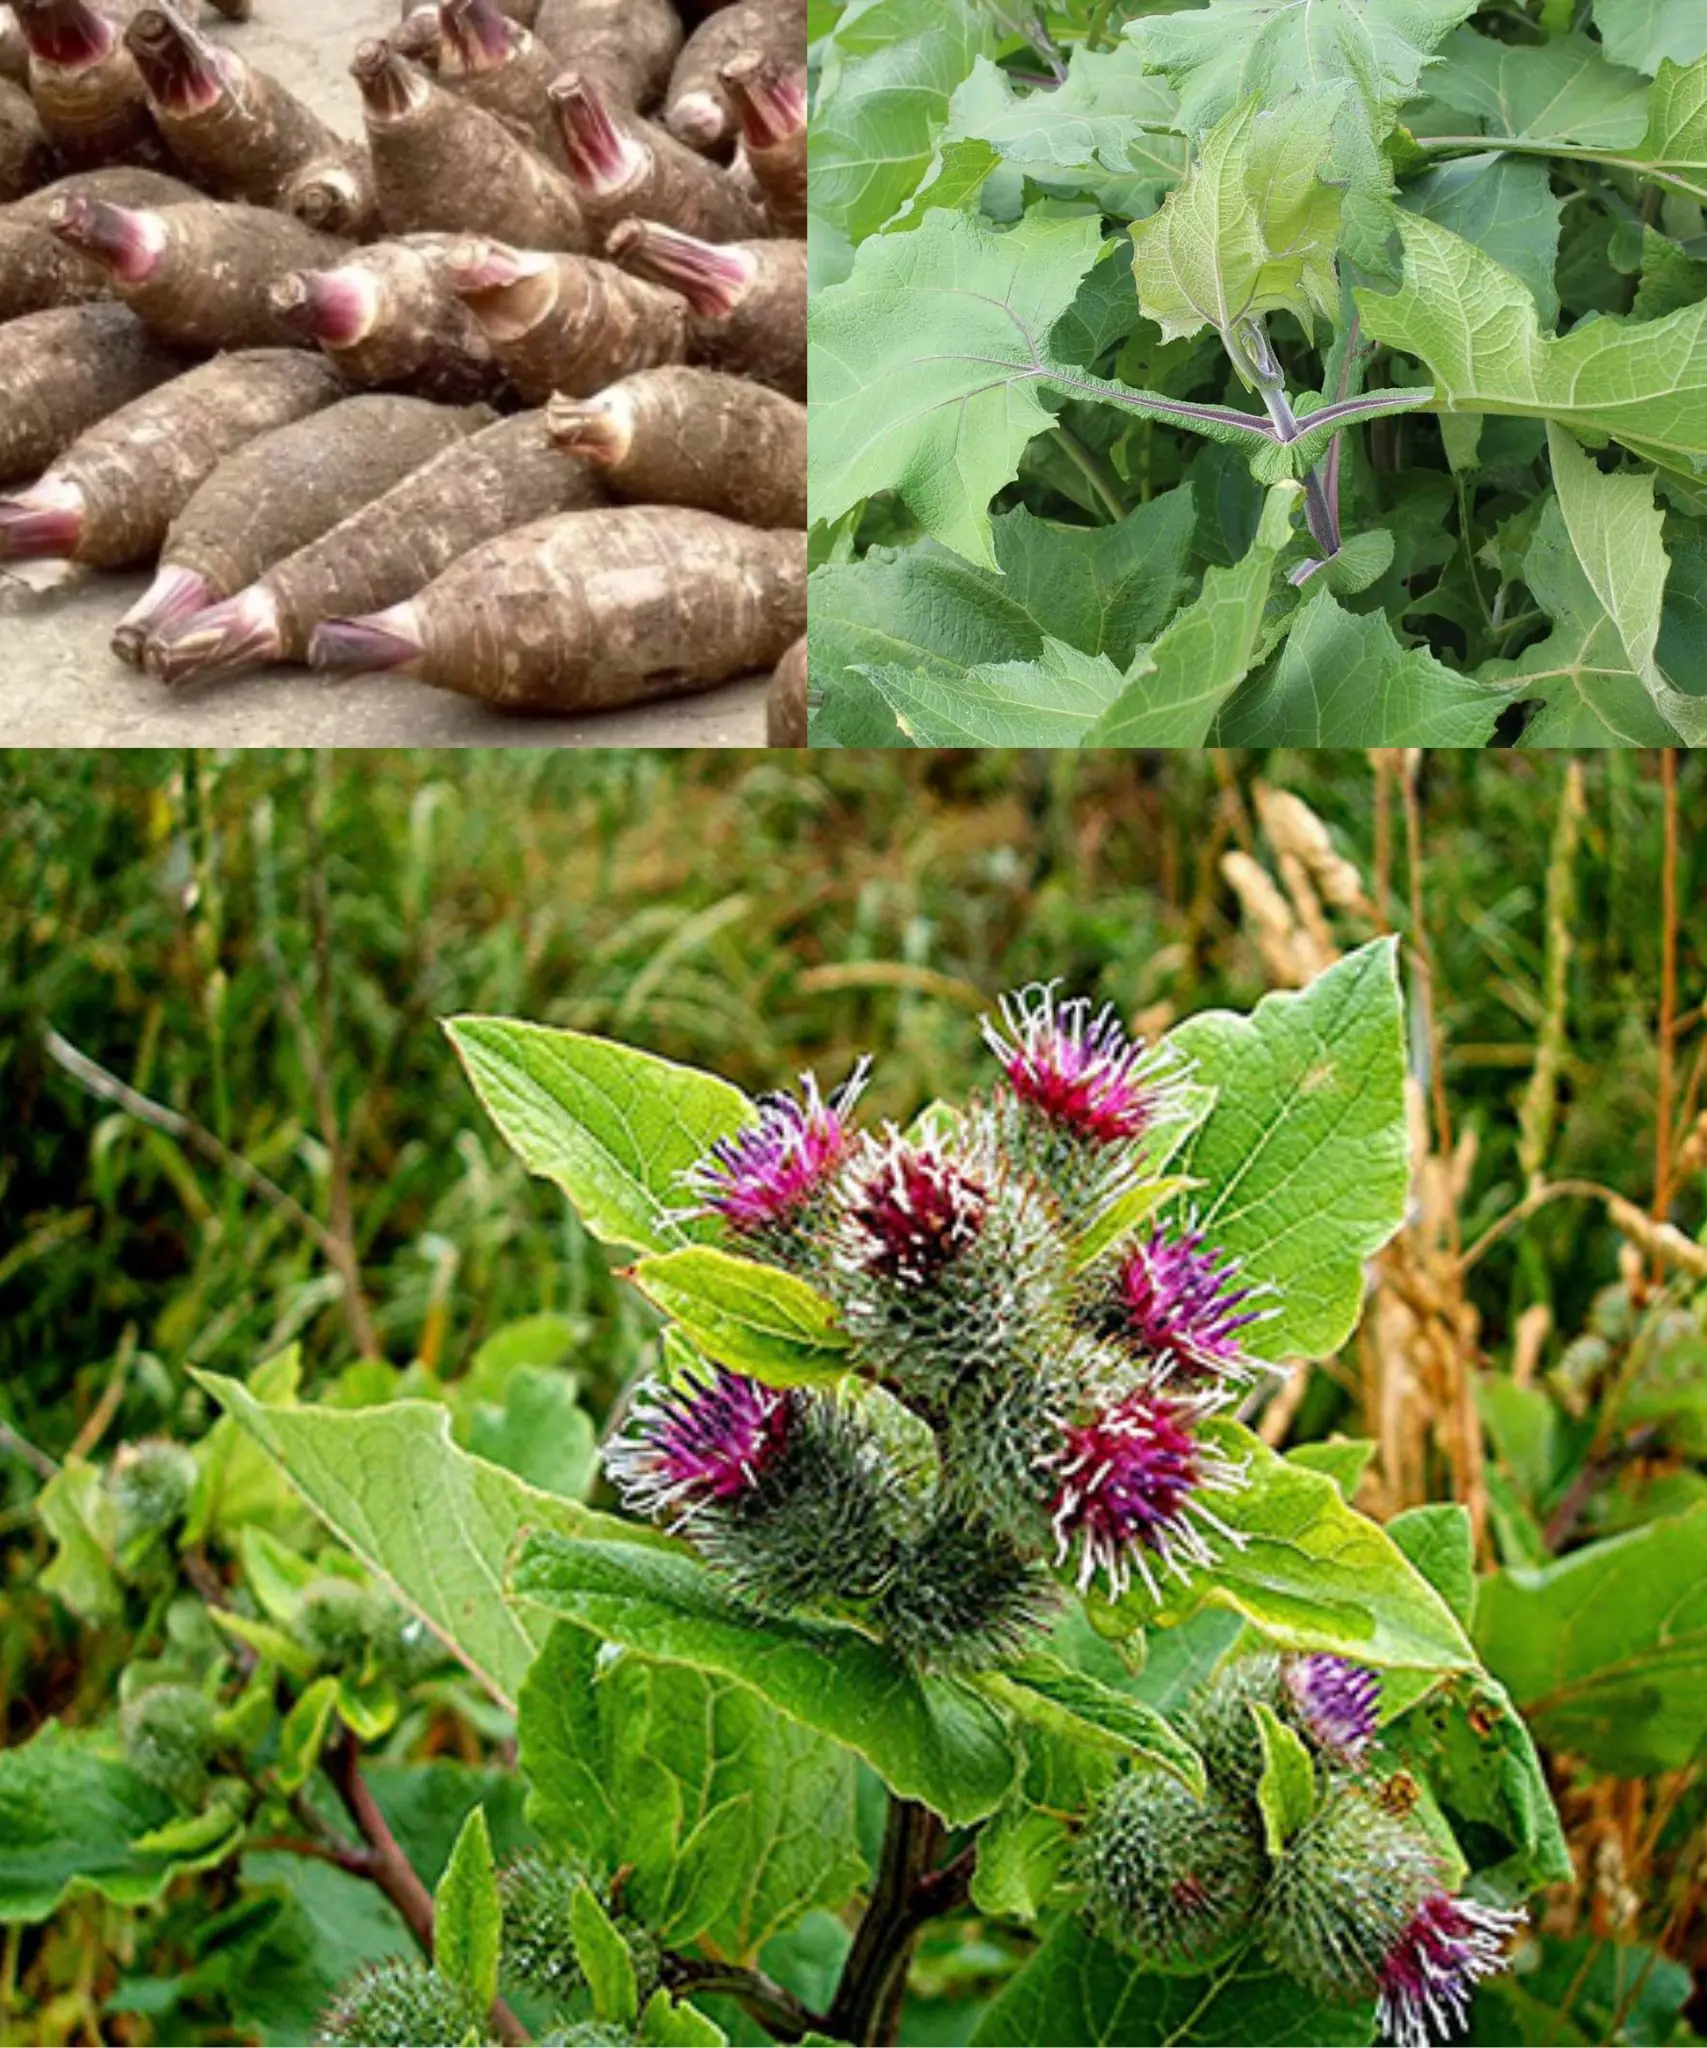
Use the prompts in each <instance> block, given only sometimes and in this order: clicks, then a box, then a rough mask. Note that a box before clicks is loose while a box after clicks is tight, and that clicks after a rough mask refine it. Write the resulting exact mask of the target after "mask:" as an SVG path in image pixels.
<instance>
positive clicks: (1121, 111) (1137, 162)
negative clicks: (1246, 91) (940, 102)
mask: <svg viewBox="0 0 1707 2048" xmlns="http://www.w3.org/2000/svg"><path fill="white" fill-rule="evenodd" d="M1177 125H1178V106H1177V103H1176V101H1175V99H1174V96H1173V94H1172V93H1171V92H1170V91H1169V90H1168V88H1167V86H1166V84H1164V82H1163V81H1162V80H1161V79H1160V78H1157V77H1155V76H1154V75H1153V74H1151V73H1147V72H1146V71H1144V70H1143V68H1142V66H1141V65H1140V63H1139V61H1138V54H1137V52H1136V51H1135V50H1133V49H1131V48H1130V47H1123V48H1121V49H1118V50H1114V51H1093V50H1089V49H1086V48H1084V47H1083V46H1082V45H1081V47H1080V48H1078V49H1076V50H1075V51H1074V52H1073V54H1072V57H1071V58H1070V59H1069V61H1068V65H1067V77H1066V81H1065V83H1063V84H1062V85H1061V86H1059V87H1058V88H1057V89H1055V90H1054V91H1050V92H1025V91H1023V90H1017V89H1016V88H1015V85H1014V82H1013V80H1012V78H1011V77H1010V76H1009V74H1008V73H1007V72H1006V71H1003V70H1001V69H1000V68H999V67H998V66H996V65H995V64H992V63H991V62H990V61H989V59H988V58H985V57H980V58H979V60H978V62H977V63H976V64H975V65H974V66H973V67H972V72H971V75H970V76H969V77H968V78H967V80H966V82H965V84H963V85H962V86H961V87H960V88H959V89H958V91H957V92H956V93H955V95H954V100H953V102H952V104H951V106H950V108H949V115H948V123H947V126H946V127H945V128H944V130H943V138H944V142H945V145H948V144H952V143H953V142H955V141H957V140H959V139H961V138H971V137H976V138H978V139H979V140H980V141H983V142H986V143H988V144H990V145H991V146H992V147H993V148H994V149H996V150H997V151H998V152H999V153H1000V155H1001V158H1002V161H1003V162H1004V163H1005V164H1006V166H1007V167H1008V169H1009V171H1010V172H1012V173H1013V174H1014V175H1015V176H1016V177H1019V176H1024V177H1026V178H1028V179H1030V180H1031V181H1032V182H1033V183H1034V184H1036V185H1038V186H1041V187H1042V189H1043V190H1045V191H1077V190H1085V189H1087V188H1088V189H1091V190H1104V191H1106V190H1107V188H1108V187H1109V186H1110V185H1111V184H1114V185H1116V186H1117V187H1118V188H1119V190H1118V196H1119V198H1120V199H1121V201H1122V205H1121V208H1120V209H1119V210H1121V211H1130V212H1133V213H1137V212H1148V211H1149V210H1150V209H1151V208H1152V207H1154V206H1155V205H1156V203H1157V202H1158V200H1159V199H1160V197H1161V195H1162V193H1163V192H1165V191H1166V190H1167V189H1168V187H1169V186H1170V185H1172V184H1173V182H1174V181H1175V179H1176V178H1178V176H1179V175H1180V173H1181V171H1183V170H1184V168H1185V160H1186V142H1185V137H1184V136H1183V135H1181V134H1179V133H1178V132H1177ZM1109 196H1110V197H1113V196H1115V195H1114V194H1113V193H1111V194H1110V195H1109Z"/></svg>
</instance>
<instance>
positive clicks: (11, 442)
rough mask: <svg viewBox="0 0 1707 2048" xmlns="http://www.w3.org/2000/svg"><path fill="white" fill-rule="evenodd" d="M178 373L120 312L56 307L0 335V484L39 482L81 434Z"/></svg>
mask: <svg viewBox="0 0 1707 2048" xmlns="http://www.w3.org/2000/svg"><path fill="white" fill-rule="evenodd" d="M184 368H185V363H184V359H183V357H182V356H180V355H178V354H177V353H176V352H175V351H174V350H171V349H168V348H163V347H162V346H161V345H160V343H159V342H157V341H155V340H154V338H153V337H152V336H151V335H150V334H149V332H148V330H147V328H145V327H144V326H143V324H142V322H141V321H140V320H138V319H137V317H136V315H135V314H134V313H132V312H131V311H130V310H129V309H128V308H127V307H124V306H118V305H111V304H106V305H100V304H97V305H87V306H60V307H55V308H53V309H51V310H50V311H47V312H41V313H30V314H26V315H25V317H24V318H23V319H21V320H13V321H11V322H9V323H8V324H7V325H6V326H4V327H0V391H4V392H5V394H6V403H5V405H4V406H3V407H0V483H16V482H18V481H19V480H20V479H23V478H28V477H36V476H40V475H41V473H42V471H43V470H45V469H49V468H51V467H52V465H53V463H54V462H55V460H56V459H57V458H58V457H59V456H60V455H62V454H63V453H64V452H65V450H66V449H67V448H69V447H70V446H71V444H72V442H73V441H75V440H76V439H77V437H78V435H79V434H83V433H87V432H88V430H89V429H90V428H91V427H93V426H95V425H96V424H97V423H98V422H99V421H101V420H104V419H105V418H106V417H107V415H108V414H109V413H114V412H117V411H118V410H119V408H120V407H121V406H125V405H129V404H130V402H131V400H132V399H134V398H140V397H142V395H143V394H144V392H147V391H152V390H154V389H155V387H156V386H157V385H160V384H164V383H166V382H167V381H168V380H169V379H170V378H173V377H176V376H178V375H179V374H180V373H181V372H182V370H183V369H184Z"/></svg>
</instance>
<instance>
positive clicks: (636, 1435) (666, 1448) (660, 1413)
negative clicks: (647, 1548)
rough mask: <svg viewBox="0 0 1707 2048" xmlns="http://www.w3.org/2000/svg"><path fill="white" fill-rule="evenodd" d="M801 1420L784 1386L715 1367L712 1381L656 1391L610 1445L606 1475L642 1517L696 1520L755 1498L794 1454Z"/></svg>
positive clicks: (643, 1399) (657, 1385) (689, 1382)
mask: <svg viewBox="0 0 1707 2048" xmlns="http://www.w3.org/2000/svg"><path fill="white" fill-rule="evenodd" d="M793 1420H794V1410H793V1405H792V1403H791V1402H790V1399H789V1396H788V1395H787V1393H786V1392H784V1391H783V1390H782V1389H780V1388H777V1387H767V1386H764V1385H762V1384H761V1383H760V1382H759V1381H758V1380H750V1379H748V1378H746V1377H745V1376H744V1375H743V1374H741V1373H734V1372H726V1371H725V1370H724V1368H723V1367H722V1366H714V1367H712V1368H711V1373H710V1377H709V1378H705V1379H695V1378H691V1377H689V1378H683V1379H681V1380H678V1381H676V1382H675V1383H674V1384H663V1383H654V1384H653V1385H652V1386H650V1387H648V1388H647V1389H646V1390H645V1391H644V1392H643V1393H642V1394H641V1396H640V1398H639V1399H638V1400H637V1401H636V1402H635V1404H634V1408H633V1413H632V1418H631V1426H630V1428H629V1429H628V1430H626V1431H625V1432H624V1434H623V1435H622V1436H620V1437H618V1438H617V1439H616V1440H615V1441H614V1442H613V1443H611V1444H609V1445H607V1446H606V1449H605V1454H604V1459H605V1470H606V1471H607V1472H608V1473H609V1474H610V1477H611V1482H612V1484H613V1485H614V1486H615V1487H616V1489H617V1492H618V1493H619V1494H620V1495H621V1496H622V1500H623V1503H624V1505H625V1506H627V1507H630V1508H632V1509H634V1510H635V1511H636V1512H637V1513H639V1514H644V1515H650V1516H652V1517H654V1518H655V1519H657V1520H665V1519H677V1518H681V1517H691V1516H692V1515H693V1514H694V1513H696V1512H697V1511H699V1510H701V1509H703V1508H707V1507H713V1506H717V1507H727V1506H730V1505H733V1504H734V1503H736V1502H738V1501H739V1500H741V1498H742V1497H743V1496H744V1495H746V1494H749V1493H751V1492H752V1491H753V1489H754V1488H755V1487H756V1486H757V1485H758V1484H759V1481H760V1479H761V1478H762V1477H763V1475H764V1473H765V1471H766V1469H767V1468H768V1467H769V1466H770V1465H772V1464H773V1463H774V1462H775V1461H776V1459H777V1458H778V1457H780V1456H781V1455H782V1453H783V1451H784V1450H785V1449H786V1447H787V1445H788V1441H789V1437H790V1434H791V1429H792V1424H793Z"/></svg>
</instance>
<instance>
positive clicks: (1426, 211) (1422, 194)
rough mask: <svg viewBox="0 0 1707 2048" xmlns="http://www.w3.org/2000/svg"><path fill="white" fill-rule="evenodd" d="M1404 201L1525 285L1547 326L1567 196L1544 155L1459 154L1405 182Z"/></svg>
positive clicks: (1552, 314) (1555, 311)
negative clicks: (1559, 192) (1557, 191)
mask: <svg viewBox="0 0 1707 2048" xmlns="http://www.w3.org/2000/svg"><path fill="white" fill-rule="evenodd" d="M1399 204H1400V205H1401V206H1403V207H1405V208H1406V209H1407V210H1408V211H1409V212H1411V213H1420V214H1422V215H1423V216H1424V217H1425V218H1426V219H1428V220H1432V221H1434V222H1435V223H1436V224H1437V225H1438V226H1440V227H1443V228H1449V229H1450V230H1451V231H1452V233H1453V234H1455V235H1462V236H1463V237H1464V239H1465V241H1467V242H1473V243H1474V244H1475V246H1476V247H1477V248H1478V249H1480V250H1481V251H1482V253H1483V255H1484V256H1491V257H1492V258H1493V259H1494V261H1495V262H1496V263H1498V264H1499V265H1501V267H1502V268H1504V269H1506V270H1509V271H1510V272H1511V274H1512V276H1513V277H1515V278H1517V279H1518V281H1519V282H1520V283H1522V284H1524V285H1527V286H1528V288H1529V290H1530V292H1531V294H1532V295H1533V296H1534V299H1535V304H1536V307H1537V309H1538V311H1539V313H1540V315H1541V319H1542V322H1543V324H1544V325H1546V326H1551V325H1552V324H1553V322H1554V321H1555V320H1557V319H1558V317H1559V294H1558V290H1557V288H1556V287H1555V285H1554V282H1553V268H1554V265H1555V264H1556V263H1557V262H1558V260H1559V218H1560V215H1561V214H1562V213H1563V211H1564V202H1563V201H1562V200H1560V199H1556V198H1555V197H1554V196H1553V187H1552V183H1551V180H1550V178H1549V176H1548V170H1547V165H1546V164H1545V163H1544V162H1543V161H1542V160H1541V159H1539V158H1537V157H1520V156H1508V155H1505V154H1503V153H1500V152H1496V151H1483V152H1481V153H1479V154H1478V155H1475V156H1462V157H1458V158H1456V159H1455V160H1454V161H1453V162H1451V163H1444V164H1437V165H1436V166H1435V167H1434V169H1433V170H1431V171H1425V172H1424V173H1423V175H1422V176H1421V177H1420V178H1417V179H1415V180H1414V181H1413V182H1412V183H1411V184H1409V185H1407V186H1406V187H1405V189H1404V191H1403V192H1402V193H1401V194H1400V196H1399Z"/></svg>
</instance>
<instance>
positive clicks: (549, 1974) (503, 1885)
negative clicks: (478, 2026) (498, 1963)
mask: <svg viewBox="0 0 1707 2048" xmlns="http://www.w3.org/2000/svg"><path fill="white" fill-rule="evenodd" d="M583 1882H584V1878H583V1874H582V1872H580V1871H579V1870H576V1869H575V1868H573V1867H572V1866H571V1865H569V1864H566V1863H557V1862H554V1861H553V1860H552V1859H551V1858H550V1857H547V1856H542V1855H541V1854H540V1853H539V1852H538V1851H537V1850H534V1849H524V1850H523V1851H522V1852H521V1853H520V1854H519V1855H516V1856H513V1857H511V1858H510V1860H509V1861H508V1862H507V1863H506V1864H505V1865H504V1866H503V1868H502V1869H501V1870H500V1871H499V1872H498V1902H499V1905H500V1907H501V1909H502V1913H503V1957H504V1970H505V1974H506V1975H507V1976H508V1977H509V1978H510V1979H512V1980H513V1981H514V1982H515V1983H516V1984H519V1985H520V1986H521V1987H522V1988H523V1989H524V1990H527V1991H532V1992H534V1993H536V1994H537V1995H538V1996H539V1997H541V1998H545V1999H549V2000H552V2001H553V2002H556V2003H561V2002H562V2001H563V2000H564V1999H566V1998H568V1997H569V1995H570V1994H571V1993H572V1992H574V1991H577V1990H579V1988H580V1986H581V1985H582V1983H583V1982H584V1981H585V1980H584V1978H583V1975H582V1971H581V1965H580V1963H579V1962H578V1961H577V1960H576V1956H575V1935H574V1925H573V1921H572V1919H571V1916H570V1903H571V1901H572V1900H573V1899H574V1896H575V1893H576V1891H577V1889H578V1888H579V1886H580V1885H581V1884H582V1883H583Z"/></svg>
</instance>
